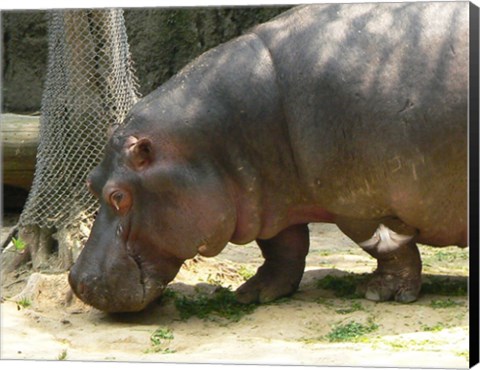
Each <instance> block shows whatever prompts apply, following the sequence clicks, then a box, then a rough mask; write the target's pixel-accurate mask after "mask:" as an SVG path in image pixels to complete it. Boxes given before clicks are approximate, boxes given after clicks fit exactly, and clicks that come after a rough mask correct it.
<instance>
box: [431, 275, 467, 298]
mask: <svg viewBox="0 0 480 370" xmlns="http://www.w3.org/2000/svg"><path fill="white" fill-rule="evenodd" d="M422 293H424V294H438V295H449V296H457V297H459V296H466V295H468V283H467V279H466V278H465V279H450V278H444V277H438V276H430V277H429V281H427V282H425V283H423V285H422Z"/></svg>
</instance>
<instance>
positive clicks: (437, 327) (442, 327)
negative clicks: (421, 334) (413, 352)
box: [422, 322, 446, 332]
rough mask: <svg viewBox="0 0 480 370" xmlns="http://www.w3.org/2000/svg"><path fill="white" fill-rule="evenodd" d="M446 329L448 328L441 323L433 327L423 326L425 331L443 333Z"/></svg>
mask: <svg viewBox="0 0 480 370" xmlns="http://www.w3.org/2000/svg"><path fill="white" fill-rule="evenodd" d="M445 328H446V327H445V325H444V324H442V323H440V322H439V323H437V324H435V325H433V326H429V325H423V326H422V330H423V331H432V332H438V331H442V330H443V329H445Z"/></svg>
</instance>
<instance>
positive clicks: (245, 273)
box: [238, 266, 255, 281]
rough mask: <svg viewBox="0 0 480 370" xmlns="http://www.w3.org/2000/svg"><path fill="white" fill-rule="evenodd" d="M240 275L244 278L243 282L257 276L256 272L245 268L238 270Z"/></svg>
mask: <svg viewBox="0 0 480 370" xmlns="http://www.w3.org/2000/svg"><path fill="white" fill-rule="evenodd" d="M238 274H239V275H240V276H241V277H242V278H243V280H245V281H247V280H248V279H250V278H251V277H253V275H255V272H254V271H252V270H249V269H248V268H246V267H245V266H241V267H240V268H239V269H238Z"/></svg>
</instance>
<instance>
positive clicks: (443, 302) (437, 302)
mask: <svg viewBox="0 0 480 370" xmlns="http://www.w3.org/2000/svg"><path fill="white" fill-rule="evenodd" d="M457 306H463V303H461V302H455V301H452V300H451V299H450V298H447V299H434V300H432V301H431V302H430V307H432V308H451V307H457Z"/></svg>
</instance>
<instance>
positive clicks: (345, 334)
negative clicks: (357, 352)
mask: <svg viewBox="0 0 480 370" xmlns="http://www.w3.org/2000/svg"><path fill="white" fill-rule="evenodd" d="M377 329H378V325H377V324H375V323H374V322H373V321H371V320H370V321H369V322H368V324H367V325H364V324H361V323H358V322H355V321H351V322H349V323H348V324H344V325H335V326H334V327H333V329H332V331H331V332H330V333H328V334H327V335H326V338H327V340H328V341H329V342H355V341H358V340H360V339H361V337H363V336H364V335H366V334H369V333H371V332H373V331H375V330H377Z"/></svg>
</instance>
